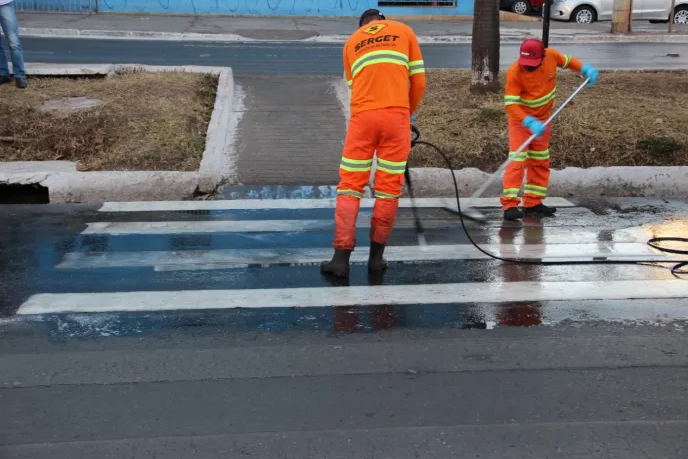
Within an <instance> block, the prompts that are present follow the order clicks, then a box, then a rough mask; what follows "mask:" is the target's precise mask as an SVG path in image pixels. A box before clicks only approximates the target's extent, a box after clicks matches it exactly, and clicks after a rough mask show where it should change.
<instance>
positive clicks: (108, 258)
mask: <svg viewBox="0 0 688 459" xmlns="http://www.w3.org/2000/svg"><path fill="white" fill-rule="evenodd" d="M481 247H482V248H483V250H486V251H487V252H489V253H491V254H493V255H496V256H500V257H502V258H515V257H518V258H534V259H544V260H545V261H555V260H572V259H575V260H590V259H592V258H601V257H604V258H606V259H615V260H624V259H628V260H633V259H647V258H654V259H667V260H671V259H672V258H677V257H671V256H667V255H665V254H663V253H659V252H657V251H655V250H654V249H652V248H651V247H650V246H648V245H647V244H641V243H605V242H600V243H593V244H554V245H549V244H524V245H511V244H509V245H506V244H504V245H501V244H484V245H481ZM368 252H369V249H368V247H360V248H357V249H356V250H355V251H354V252H353V253H352V254H351V262H352V263H366V262H367V261H368ZM331 256H332V249H331V248H285V249H277V248H270V249H218V250H170V251H157V250H156V251H136V252H70V253H67V254H65V256H64V259H63V261H62V263H60V264H58V265H57V266H56V267H57V268H61V269H84V268H114V267H145V266H155V267H156V270H159V271H163V270H180V269H213V268H214V267H215V269H225V268H230V267H246V266H248V265H263V266H269V265H276V264H279V265H285V264H286V265H299V264H313V263H320V262H322V261H325V260H329V258H330V257H331ZM385 257H386V258H387V260H388V261H394V262H424V261H425V262H427V261H435V260H437V261H439V260H487V259H489V258H490V257H489V256H487V255H485V254H484V253H482V252H480V251H479V250H478V249H476V248H475V247H473V246H472V245H470V244H447V245H429V246H425V247H421V246H417V245H410V246H388V247H387V248H386V249H385ZM195 265H198V268H194V266H195ZM165 266H169V267H170V269H164V267H165ZM172 267H176V268H174V269H173V268H172Z"/></svg>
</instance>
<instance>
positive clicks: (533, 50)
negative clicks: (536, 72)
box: [518, 38, 545, 67]
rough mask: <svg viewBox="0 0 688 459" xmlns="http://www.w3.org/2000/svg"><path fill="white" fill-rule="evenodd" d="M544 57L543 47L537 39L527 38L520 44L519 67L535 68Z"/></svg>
mask: <svg viewBox="0 0 688 459" xmlns="http://www.w3.org/2000/svg"><path fill="white" fill-rule="evenodd" d="M544 55H545V45H544V44H543V43H542V41H540V40H538V39H537V38H529V39H527V40H525V41H524V42H523V43H521V54H520V57H519V59H518V63H519V64H520V65H526V66H528V67H537V66H538V65H540V62H542V57H543V56H544Z"/></svg>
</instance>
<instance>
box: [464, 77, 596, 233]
mask: <svg viewBox="0 0 688 459" xmlns="http://www.w3.org/2000/svg"><path fill="white" fill-rule="evenodd" d="M589 81H590V78H586V79H585V81H584V82H583V84H581V85H580V86H579V87H578V89H576V90H575V91H574V92H573V94H571V95H570V96H569V98H568V99H566V100H565V101H564V103H563V104H561V106H560V107H559V108H557V110H556V111H555V112H554V113H552V116H550V117H549V118H548V119H547V121H545V124H544V125H545V126H547V125H548V124H549V123H550V122H551V121H552V120H553V119H554V117H555V116H557V115H558V114H559V112H560V111H561V110H562V109H563V108H564V107H566V105H567V104H568V103H569V102H571V100H572V99H573V98H574V97H575V96H576V94H578V93H579V92H580V91H582V90H583V88H584V87H585V85H586V84H588V82H589ZM535 137H536V136H535V134H533V135H531V136H530V137H528V140H526V141H525V142H523V144H522V145H521V146H520V147H518V150H516V152H514V154H513V155H509V158H508V159H507V160H506V161H505V162H504V163H503V164H502V165H501V166H499V169H497V171H496V172H495V173H494V174H492V176H491V177H490V178H489V179H487V180H486V181H485V183H483V184H482V186H481V187H480V188H478V190H477V191H476V192H475V193H473V195H472V196H471V197H470V198H468V201H467V202H466V205H465V206H464V210H463V211H462V213H463V214H464V215H466V216H467V217H469V218H473V219H475V220H484V219H485V216H484V215H482V214H479V215H478V214H475V213H474V214H472V215H470V214H468V215H467V214H466V212H467V211H468V210H469V209H470V208H471V202H473V201H474V200H476V199H477V198H479V197H480V196H482V194H483V193H484V192H485V190H487V188H488V187H489V186H490V185H491V184H492V182H494V181H495V179H496V178H497V177H499V175H500V174H501V173H502V172H503V171H504V169H506V167H507V166H508V165H509V164H510V163H511V162H512V161H513V160H514V159H515V158H516V157H517V156H518V155H519V154H520V153H521V152H522V151H523V150H525V149H526V148H527V147H528V145H530V142H532V141H533V140H534V139H535ZM453 173H454V172H453V171H452V174H453ZM457 211H458V209H457Z"/></svg>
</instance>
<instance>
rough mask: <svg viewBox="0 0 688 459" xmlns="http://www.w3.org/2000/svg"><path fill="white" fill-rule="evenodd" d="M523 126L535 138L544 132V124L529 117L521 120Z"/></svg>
mask: <svg viewBox="0 0 688 459" xmlns="http://www.w3.org/2000/svg"><path fill="white" fill-rule="evenodd" d="M523 126H524V127H527V128H528V129H530V132H532V133H533V134H535V136H536V137H540V136H541V135H542V133H543V132H545V124H544V123H543V122H542V121H538V120H537V119H536V118H535V117H534V116H531V115H528V116H526V117H525V118H523Z"/></svg>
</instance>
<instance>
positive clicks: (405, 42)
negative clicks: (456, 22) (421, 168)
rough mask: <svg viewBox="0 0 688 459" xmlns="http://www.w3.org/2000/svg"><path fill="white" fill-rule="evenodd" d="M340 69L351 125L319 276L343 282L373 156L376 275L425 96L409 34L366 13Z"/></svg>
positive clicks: (415, 43)
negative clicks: (329, 249)
mask: <svg viewBox="0 0 688 459" xmlns="http://www.w3.org/2000/svg"><path fill="white" fill-rule="evenodd" d="M343 60H344V71H345V74H346V79H347V81H348V84H349V86H350V88H351V104H350V111H351V119H350V121H349V127H348V132H347V134H346V140H345V142H344V149H343V153H342V160H341V164H340V166H339V175H340V177H341V180H340V182H339V185H338V186H337V204H336V208H335V216H334V218H335V234H334V243H333V246H334V256H333V257H332V260H331V261H330V262H328V263H325V264H323V265H322V267H321V271H322V272H323V273H326V274H331V275H335V276H338V277H348V276H349V257H350V256H351V252H352V251H353V250H354V248H355V246H356V219H357V217H358V211H359V208H360V202H361V201H360V200H361V198H362V197H363V192H364V188H365V186H366V184H367V183H368V180H369V177H370V171H371V170H372V165H373V155H374V154H375V152H377V170H376V172H375V181H374V183H375V184H374V187H373V188H374V195H375V205H374V207H373V217H372V221H371V228H370V240H371V245H370V255H369V259H368V268H369V270H371V271H384V270H385V269H386V267H387V261H386V260H385V259H384V258H383V256H382V255H383V252H384V248H385V245H386V244H387V240H388V238H389V235H390V233H391V232H392V227H393V226H394V222H395V220H396V214H397V209H398V206H399V201H398V198H399V196H400V195H401V191H402V188H403V185H404V171H405V169H406V161H407V160H408V155H409V153H410V151H411V115H412V114H413V113H414V112H415V111H416V108H418V105H420V102H421V99H422V98H423V94H424V93H425V69H424V64H423V56H422V55H421V52H420V46H419V45H418V41H417V38H416V35H415V34H414V32H413V30H411V28H410V27H408V26H407V25H405V24H402V23H400V22H396V21H390V20H387V19H385V17H384V16H383V15H382V14H381V13H380V12H379V11H378V10H374V9H373V10H368V11H366V12H364V13H363V15H362V16H361V18H360V21H359V28H358V30H356V32H354V33H353V34H352V35H351V36H350V37H349V39H348V40H347V42H346V44H345V45H344V53H343ZM409 80H410V84H409Z"/></svg>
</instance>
